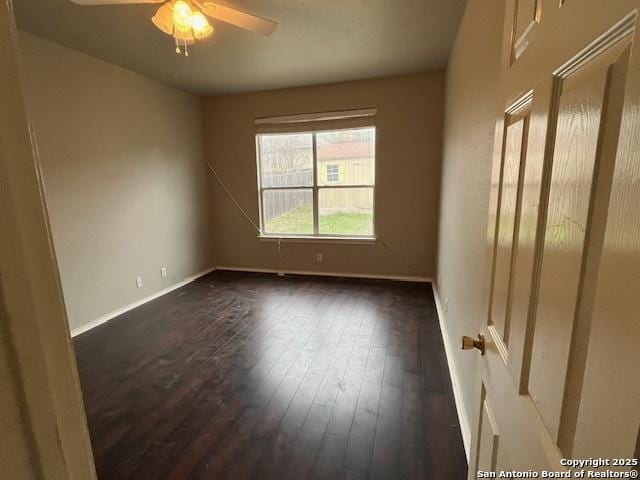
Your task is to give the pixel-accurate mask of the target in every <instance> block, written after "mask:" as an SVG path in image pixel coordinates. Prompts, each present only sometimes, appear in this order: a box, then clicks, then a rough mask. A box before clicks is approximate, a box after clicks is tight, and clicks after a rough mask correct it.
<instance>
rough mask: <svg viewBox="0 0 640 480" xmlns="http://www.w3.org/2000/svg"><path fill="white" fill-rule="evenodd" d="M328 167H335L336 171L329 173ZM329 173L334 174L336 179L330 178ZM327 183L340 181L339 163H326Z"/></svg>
mask: <svg viewBox="0 0 640 480" xmlns="http://www.w3.org/2000/svg"><path fill="white" fill-rule="evenodd" d="M329 167H331V168H332V169H333V168H334V167H335V168H336V171H335V172H333V171H332V172H331V173H329ZM329 175H335V176H336V179H335V180H332V179H329ZM327 183H340V164H339V163H331V164H329V163H328V164H327Z"/></svg>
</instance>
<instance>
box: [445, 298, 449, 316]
mask: <svg viewBox="0 0 640 480" xmlns="http://www.w3.org/2000/svg"><path fill="white" fill-rule="evenodd" d="M444 311H445V313H446V312H448V311H449V299H448V298H445V299H444Z"/></svg>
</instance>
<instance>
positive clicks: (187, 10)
mask: <svg viewBox="0 0 640 480" xmlns="http://www.w3.org/2000/svg"><path fill="white" fill-rule="evenodd" d="M193 13H194V12H192V11H191V6H190V5H189V4H188V3H187V2H186V1H185V0H177V1H176V3H174V4H173V23H174V24H175V25H176V27H181V28H191V27H192V25H193Z"/></svg>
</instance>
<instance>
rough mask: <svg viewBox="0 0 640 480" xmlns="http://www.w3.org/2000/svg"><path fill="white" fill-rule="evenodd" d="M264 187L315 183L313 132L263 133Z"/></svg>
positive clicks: (261, 142)
mask: <svg viewBox="0 0 640 480" xmlns="http://www.w3.org/2000/svg"><path fill="white" fill-rule="evenodd" d="M259 148H260V165H261V167H262V186H263V187H310V186H312V185H313V135H312V134H310V133H305V134H293V135H289V134H287V135H260V137H259Z"/></svg>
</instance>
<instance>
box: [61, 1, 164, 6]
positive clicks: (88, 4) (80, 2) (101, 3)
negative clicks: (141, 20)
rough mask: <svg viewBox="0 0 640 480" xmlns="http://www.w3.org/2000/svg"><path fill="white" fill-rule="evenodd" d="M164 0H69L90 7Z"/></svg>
mask: <svg viewBox="0 0 640 480" xmlns="http://www.w3.org/2000/svg"><path fill="white" fill-rule="evenodd" d="M164 1H166V0H71V2H73V3H75V4H76V5H82V6H83V7H92V6H94V5H131V4H135V3H162V2H164Z"/></svg>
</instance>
